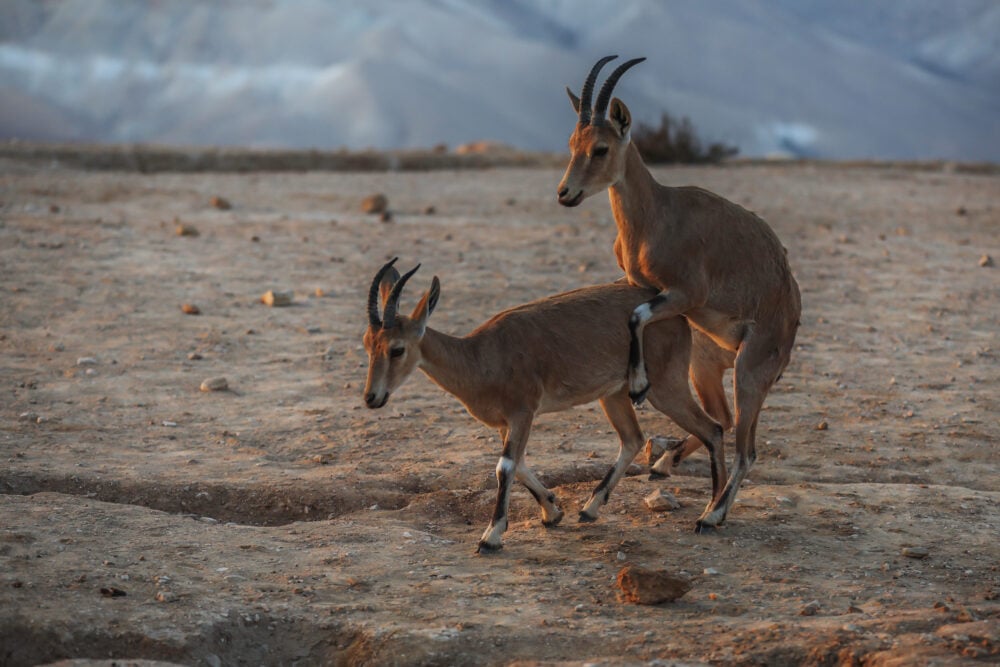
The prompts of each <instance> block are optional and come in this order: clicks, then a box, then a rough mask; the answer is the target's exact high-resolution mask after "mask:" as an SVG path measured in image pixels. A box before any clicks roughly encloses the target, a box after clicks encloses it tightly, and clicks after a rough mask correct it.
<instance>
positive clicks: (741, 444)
mask: <svg viewBox="0 0 1000 667" xmlns="http://www.w3.org/2000/svg"><path fill="white" fill-rule="evenodd" d="M615 57H616V56H608V57H606V58H602V59H601V60H600V61H598V63H597V64H596V65H594V67H593V68H592V69H591V71H590V74H589V76H588V77H587V79H586V81H585V82H584V85H583V89H582V91H581V95H580V97H579V98H578V97H577V96H576V95H574V94H573V93H572V91H570V90H569V89H568V88H567V92H568V93H569V96H570V100H571V102H572V103H573V108H574V109H575V110H576V112H577V114H578V122H577V124H576V127H575V128H574V130H573V134H572V135H571V136H570V139H569V148H570V153H571V156H570V161H569V166H568V167H567V168H566V174H565V175H564V176H563V179H562V182H561V183H560V184H559V189H558V197H559V203H561V204H562V205H564V206H577V205H578V204H580V202H582V201H583V200H584V199H586V198H587V197H589V196H590V195H593V194H596V193H598V192H601V191H603V190H605V189H606V190H607V191H608V195H609V197H610V200H611V210H612V213H613V215H614V218H615V223H616V225H617V227H618V236H617V238H616V239H615V254H616V255H617V257H618V263H619V264H620V265H621V267H622V269H624V270H625V274H626V276H627V278H628V280H629V282H631V283H632V284H634V285H640V286H646V287H651V288H654V289H656V290H657V291H658V292H659V293H658V294H656V295H655V296H654V297H652V298H651V299H649V300H647V301H645V302H644V303H642V304H640V305H639V306H638V307H637V308H635V310H634V312H633V313H631V317H630V320H629V326H630V328H631V331H632V337H631V348H632V353H631V355H630V360H629V390H630V395H631V396H632V398H633V400H635V401H636V402H637V403H638V402H641V401H642V400H643V398H644V396H645V394H646V392H647V391H649V388H650V386H651V384H652V386H654V387H655V384H656V383H655V380H654V379H653V378H651V377H648V376H647V370H646V369H647V367H648V360H649V359H648V354H649V351H648V347H647V345H646V343H647V342H648V341H646V340H644V338H643V331H644V329H645V327H646V326H647V325H649V324H651V323H653V322H658V321H660V320H662V319H672V318H674V317H677V316H678V315H683V316H684V317H686V318H687V320H688V321H689V322H690V323H691V325H692V326H694V327H695V328H697V329H698V330H700V331H702V332H704V333H705V334H706V335H708V336H709V337H711V338H712V340H714V341H715V342H716V343H717V344H718V345H719V346H720V347H721V348H723V349H724V350H726V351H728V352H729V354H733V353H735V355H736V356H735V362H734V363H735V370H734V377H733V381H734V394H735V396H734V399H735V405H736V410H735V414H736V460H735V463H734V465H733V468H732V476H731V477H730V478H729V481H728V483H727V484H726V487H725V489H724V490H723V491H722V493H721V494H720V495H719V496H718V497H716V498H715V500H714V501H713V503H712V504H710V506H709V507H708V508H707V509H706V510H705V513H704V514H702V516H701V518H700V519H699V520H698V528H699V530H702V529H704V528H708V527H712V526H717V525H718V524H720V523H722V522H723V521H724V520H725V518H726V514H727V512H728V510H729V508H730V507H731V506H732V503H733V501H734V500H735V498H736V493H737V490H738V489H739V486H740V484H741V483H742V482H743V479H744V478H745V476H746V474H747V472H748V471H749V470H750V467H751V465H753V462H754V460H755V459H756V456H757V453H756V446H755V437H756V431H757V419H758V416H759V414H760V410H761V407H762V405H763V403H764V398H765V397H766V396H767V393H768V391H769V390H770V388H771V386H772V385H773V384H774V383H775V382H776V381H777V379H778V377H779V376H780V375H781V373H782V371H783V370H784V368H785V366H786V365H787V364H788V360H789V357H790V355H791V351H792V347H793V344H794V341H795V333H796V330H797V329H798V326H799V315H800V311H801V303H800V297H799V288H798V285H797V284H796V282H795V278H794V277H792V271H791V269H790V268H789V266H788V260H787V258H786V256H785V249H784V248H783V247H782V245H781V242H780V241H779V240H778V237H777V236H776V235H775V234H774V232H773V231H772V230H771V228H770V227H769V226H768V225H767V223H765V222H764V221H763V220H761V219H760V218H759V217H757V216H756V215H755V214H753V213H751V212H750V211H748V210H746V209H745V208H743V207H741V206H738V205H736V204H734V203H732V202H730V201H727V200H726V199H723V198H722V197H720V196H718V195H716V194H713V193H711V192H708V191H707V190H703V189H701V188H696V187H666V186H663V185H660V184H659V183H657V182H656V181H655V180H654V179H653V177H652V176H651V175H650V173H649V170H647V169H646V166H645V165H644V164H643V162H642V158H641V157H640V156H639V151H638V149H637V148H636V147H635V145H634V144H633V143H632V141H631V136H630V130H631V126H632V116H631V114H630V112H629V110H628V107H626V106H625V103H624V102H622V101H621V100H619V99H617V98H611V93H612V91H613V89H614V86H615V84H616V83H617V81H618V79H619V78H620V77H621V75H622V74H624V73H625V71H626V70H627V69H629V68H630V67H632V66H634V65H636V64H638V63H640V62H642V61H643V60H645V59H644V58H637V59H635V60H630V61H628V62H626V63H624V64H623V65H621V66H620V67H618V68H617V69H616V70H615V71H614V72H613V73H612V74H611V75H610V76H609V77H608V79H607V81H605V83H604V85H603V86H602V87H601V90H600V92H599V94H598V96H597V101H596V103H595V104H594V108H593V109H591V108H590V104H591V97H592V94H593V89H594V82H595V80H596V78H597V74H598V72H599V71H600V69H601V68H602V67H603V66H604V65H605V64H606V63H607V62H609V61H610V60H612V59H614V58H615ZM609 103H610V109H609ZM606 111H607V112H608V116H607V118H605V112H606ZM702 380H703V381H704V383H705V384H706V385H709V386H707V389H706V390H707V392H708V393H709V394H711V395H713V396H718V395H719V394H720V393H721V392H722V386H721V382H722V380H721V372H720V375H719V377H718V378H716V379H714V380H713V379H711V378H707V377H706V378H702ZM699 393H701V392H700V391H699ZM706 406H708V407H709V411H710V413H711V414H713V416H715V417H716V419H720V420H721V416H720V414H719V412H718V410H717V409H716V410H715V411H713V409H712V407H711V406H710V405H709V404H708V403H706ZM687 451H690V448H688V450H687Z"/></svg>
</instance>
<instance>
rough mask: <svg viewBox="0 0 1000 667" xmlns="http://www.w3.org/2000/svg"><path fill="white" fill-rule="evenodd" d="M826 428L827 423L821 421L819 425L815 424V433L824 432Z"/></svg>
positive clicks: (828, 426) (827, 426)
mask: <svg viewBox="0 0 1000 667" xmlns="http://www.w3.org/2000/svg"><path fill="white" fill-rule="evenodd" d="M828 428H830V425H829V424H828V423H827V421H826V420H825V419H824V420H823V421H821V422H820V423H818V424H816V430H817V431H825V430H827V429H828Z"/></svg>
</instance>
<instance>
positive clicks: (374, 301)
mask: <svg viewBox="0 0 1000 667" xmlns="http://www.w3.org/2000/svg"><path fill="white" fill-rule="evenodd" d="M397 259H399V257H393V258H392V259H390V260H389V261H388V262H386V264H385V266H383V267H382V268H381V269H379V270H378V273H376V274H375V280H373V281H372V286H371V287H370V288H369V289H368V323H369V324H371V325H372V326H373V327H375V328H376V329H381V328H382V320H381V319H380V318H379V316H378V290H379V285H381V284H382V278H385V274H386V273H388V272H389V269H391V268H392V265H393V264H395V263H396V260H397Z"/></svg>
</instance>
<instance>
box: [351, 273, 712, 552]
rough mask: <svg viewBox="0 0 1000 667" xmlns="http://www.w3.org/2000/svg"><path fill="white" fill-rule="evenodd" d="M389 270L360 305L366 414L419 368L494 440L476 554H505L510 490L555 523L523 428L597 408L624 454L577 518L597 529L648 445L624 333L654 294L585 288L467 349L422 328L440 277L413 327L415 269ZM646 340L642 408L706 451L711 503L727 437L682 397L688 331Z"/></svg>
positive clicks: (507, 323) (487, 332) (548, 301)
mask: <svg viewBox="0 0 1000 667" xmlns="http://www.w3.org/2000/svg"><path fill="white" fill-rule="evenodd" d="M395 261H396V260H395V259H394V260H392V261H391V262H389V263H388V264H386V265H385V266H383V267H382V269H381V270H380V271H379V272H378V274H377V275H376V276H375V279H374V281H373V282H372V285H371V290H370V292H369V295H368V330H367V332H366V333H365V337H364V343H365V349H366V350H367V351H368V380H367V382H366V383H365V390H364V399H365V403H366V404H367V405H368V407H370V408H380V407H382V406H383V405H385V404H386V401H388V400H389V394H390V393H391V392H393V391H395V390H396V389H397V388H398V387H399V386H400V385H401V384H402V383H403V381H404V380H405V379H406V378H407V377H408V376H409V375H410V374H411V373H413V371H414V370H415V369H417V368H419V369H420V370H422V371H423V372H424V373H426V374H427V375H428V376H429V377H430V378H431V380H433V381H434V382H435V383H437V385H438V386H440V387H441V388H442V389H444V390H445V391H447V392H448V393H450V394H452V395H454V396H455V397H456V398H458V400H460V401H461V402H462V403H463V404H464V405H465V407H466V409H468V411H469V413H470V414H471V415H472V416H473V417H475V418H476V419H478V420H479V421H481V422H483V423H484V424H486V425H487V426H492V427H494V428H496V429H498V430H499V431H500V436H501V438H502V439H503V452H502V454H501V456H500V461H499V463H497V468H496V475H497V500H496V507H495V509H494V511H493V518H492V520H491V521H490V524H489V527H488V528H487V529H486V532H484V533H483V536H482V538H481V539H480V540H479V547H478V549H477V551H480V552H483V551H491V550H496V549H499V548H501V546H502V535H503V532H504V531H505V530H506V528H507V508H508V504H509V502H510V489H511V484H512V483H513V480H514V479H515V478H516V479H518V480H520V481H521V483H523V484H524V485H525V486H526V487H528V490H529V491H530V492H531V494H532V495H533V496H534V497H535V500H536V501H538V504H539V505H540V506H541V509H542V523H543V524H545V525H546V526H553V525H555V524H557V523H559V521H560V520H561V519H562V517H563V513H562V510H560V509H559V507H558V506H557V505H556V497H555V495H554V494H553V493H552V492H551V491H549V490H548V489H547V488H545V486H544V485H543V484H542V482H541V481H539V479H538V477H537V476H535V474H534V473H533V472H532V471H531V468H529V467H528V465H527V463H526V462H525V460H524V457H525V448H526V445H527V442H528V434H529V432H530V430H531V424H532V422H533V421H534V419H535V416H536V415H539V414H542V413H545V412H557V411H560V410H565V409H567V408H570V407H572V406H574V405H581V404H584V403H589V402H591V401H594V400H599V401H600V402H601V407H602V408H604V413H605V414H606V415H607V417H608V420H609V421H610V422H611V425H612V426H613V427H614V429H615V431H616V432H617V433H618V436H619V437H620V438H621V446H620V449H619V452H618V460H617V461H616V462H615V464H614V465H613V466H612V467H611V469H610V470H609V471H608V473H607V475H605V477H604V479H603V480H602V481H601V482H600V484H598V485H597V488H596V489H594V492H593V494H592V495H591V496H590V499H589V500H588V501H587V503H586V505H585V506H584V508H583V510H582V511H581V512H580V520H581V521H594V520H595V519H596V518H597V514H598V511H599V510H600V508H601V506H602V505H603V504H605V503H606V502H607V501H608V495H609V494H610V493H611V491H612V489H614V487H615V485H616V484H617V483H618V480H619V479H621V476H622V475H623V474H624V473H625V470H626V469H627V468H628V466H629V464H630V463H631V462H632V459H633V458H635V455H636V453H637V452H638V451H639V449H640V448H641V447H642V445H643V442H644V440H643V437H642V430H641V429H640V428H639V423H638V421H637V420H636V416H635V410H634V409H633V408H632V403H631V401H630V400H629V396H628V387H627V385H626V380H627V378H626V374H625V367H626V364H627V362H628V349H629V347H628V344H629V329H628V325H627V322H628V317H629V315H630V314H631V313H632V311H633V310H635V308H636V306H638V305H640V304H642V303H644V302H645V301H647V300H648V299H649V298H650V297H651V296H653V295H654V294H655V291H654V290H649V289H643V288H637V287H634V286H631V285H629V284H627V283H625V282H618V283H611V284H608V285H597V286H594V287H584V288H582V289H578V290H574V291H572V292H566V293H564V294H557V295H555V296H550V297H547V298H544V299H539V300H538V301H532V302H531V303H527V304H524V305H522V306H517V307H516V308H511V309H509V310H505V311H503V312H501V313H499V314H497V315H494V316H493V317H492V318H491V319H490V320H488V321H487V322H486V323H484V324H483V325H481V326H480V327H479V328H477V329H476V330H475V331H473V332H472V333H470V334H469V335H467V336H465V337H464V338H456V337H453V336H448V335H446V334H443V333H440V332H438V331H435V330H434V329H431V328H430V327H428V326H427V318H428V317H429V316H430V314H431V312H432V311H433V310H434V306H435V305H437V301H438V295H439V293H440V283H439V282H438V279H437V277H436V276H435V278H434V279H433V281H432V282H431V288H430V290H428V291H427V292H426V293H425V294H424V295H423V298H422V299H421V300H420V302H419V303H418V304H417V306H416V308H415V309H414V311H413V313H412V314H411V315H410V316H409V317H406V316H404V315H398V314H397V310H398V307H399V297H400V294H401V293H402V290H403V286H404V285H405V284H406V281H407V280H409V278H410V276H412V275H413V273H414V271H416V269H413V270H412V271H410V272H409V273H406V274H405V275H403V276H402V277H399V274H398V273H397V272H396V270H395V269H394V268H393V267H392V264H393V262H395ZM380 293H381V299H382V303H383V312H382V315H381V316H380V315H379V303H378V302H379V294H380ZM644 335H645V339H646V343H647V345H648V347H649V349H650V352H649V357H648V358H647V363H648V366H649V372H650V377H651V378H652V379H653V387H652V389H651V390H650V392H649V401H650V403H652V404H653V406H654V407H656V408H657V409H658V410H660V411H661V412H663V413H664V414H666V415H667V416H668V417H670V418H671V419H673V420H674V421H675V422H676V423H677V425H678V426H680V427H681V428H682V429H684V430H685V431H687V432H688V433H691V434H694V435H695V436H697V438H698V439H699V440H700V441H702V442H704V443H705V445H706V446H707V447H708V451H709V454H710V456H711V459H712V486H713V495H718V494H719V492H720V491H721V489H722V485H723V484H724V483H725V480H726V468H725V461H724V457H723V452H722V434H723V428H722V426H720V425H719V424H718V423H716V422H715V421H714V420H712V418H711V417H709V416H708V415H707V414H705V412H704V411H702V409H701V407H700V406H699V405H698V403H697V402H696V401H695V400H694V398H693V397H692V396H691V392H690V390H689V389H688V381H687V374H688V367H689V358H690V355H691V330H690V328H689V327H688V325H687V323H686V322H685V321H684V318H681V317H676V318H673V319H669V320H661V321H659V322H657V323H656V324H655V325H653V326H651V327H650V328H649V329H648V330H647V331H646V332H645V334H644ZM701 345H702V346H707V348H708V349H707V354H696V358H698V359H703V360H704V363H705V364H706V372H708V373H709V374H711V373H712V372H715V371H712V370H709V369H711V368H713V366H712V363H715V362H713V361H712V359H713V355H714V350H715V349H716V347H715V345H714V344H713V343H712V342H711V341H707V340H704V339H703V340H702V342H701ZM696 352H697V350H696ZM720 372H721V371H720ZM723 409H725V405H723ZM727 416H728V415H727ZM668 469H669V468H667V469H664V470H662V471H663V472H667V470H668Z"/></svg>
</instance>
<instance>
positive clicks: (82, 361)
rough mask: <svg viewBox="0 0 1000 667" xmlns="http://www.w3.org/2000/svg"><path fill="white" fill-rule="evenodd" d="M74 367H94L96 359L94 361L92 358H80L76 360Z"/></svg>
mask: <svg viewBox="0 0 1000 667" xmlns="http://www.w3.org/2000/svg"><path fill="white" fill-rule="evenodd" d="M76 365H77V366H96V365H97V359H95V358H94V357H80V358H79V359H77V360H76Z"/></svg>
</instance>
